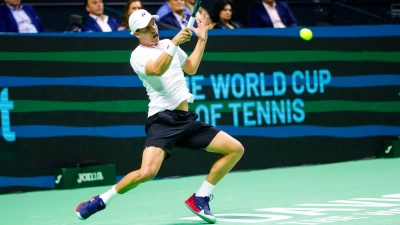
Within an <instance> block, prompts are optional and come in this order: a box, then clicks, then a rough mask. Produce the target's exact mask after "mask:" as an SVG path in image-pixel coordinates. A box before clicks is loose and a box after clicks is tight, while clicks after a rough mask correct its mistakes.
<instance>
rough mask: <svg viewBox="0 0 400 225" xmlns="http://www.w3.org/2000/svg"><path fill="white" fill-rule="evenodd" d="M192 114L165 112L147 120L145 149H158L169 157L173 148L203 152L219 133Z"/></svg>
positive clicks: (177, 111)
mask: <svg viewBox="0 0 400 225" xmlns="http://www.w3.org/2000/svg"><path fill="white" fill-rule="evenodd" d="M197 118H198V115H197V114H196V113H194V112H186V111H181V110H173V111H171V110H165V111H163V112H159V113H156V114H154V115H152V116H150V117H148V118H147V123H146V128H145V131H146V134H147V140H146V143H145V148H146V147H150V146H153V147H159V148H162V149H163V150H164V151H165V152H166V153H167V156H166V158H169V157H171V149H172V147H174V146H177V147H184V148H191V149H202V150H204V149H205V148H206V147H207V146H208V145H209V144H210V143H211V141H212V140H213V139H214V137H215V136H216V135H217V133H218V132H219V131H220V130H219V129H217V128H216V127H213V126H211V125H208V124H206V123H204V122H202V121H197V120H196V119H197Z"/></svg>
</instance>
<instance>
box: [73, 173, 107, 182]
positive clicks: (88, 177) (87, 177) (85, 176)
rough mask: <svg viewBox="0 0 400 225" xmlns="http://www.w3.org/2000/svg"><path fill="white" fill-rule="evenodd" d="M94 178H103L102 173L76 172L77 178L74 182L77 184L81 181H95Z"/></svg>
mask: <svg viewBox="0 0 400 225" xmlns="http://www.w3.org/2000/svg"><path fill="white" fill-rule="evenodd" d="M96 180H104V177H103V174H102V173H101V172H94V173H78V179H77V180H76V182H78V184H80V183H82V182H89V181H96Z"/></svg>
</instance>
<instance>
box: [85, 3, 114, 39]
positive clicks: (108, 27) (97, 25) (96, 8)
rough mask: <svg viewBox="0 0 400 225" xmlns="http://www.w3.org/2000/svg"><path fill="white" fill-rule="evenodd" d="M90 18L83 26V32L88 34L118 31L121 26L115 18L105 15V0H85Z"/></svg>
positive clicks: (88, 17)
mask: <svg viewBox="0 0 400 225" xmlns="http://www.w3.org/2000/svg"><path fill="white" fill-rule="evenodd" d="M84 1H85V8H86V11H88V12H89V16H87V17H86V19H85V22H84V23H83V24H82V27H81V31H82V32H86V31H90V32H111V31H117V30H118V28H119V25H118V23H117V21H116V20H115V19H114V18H111V17H109V16H107V15H104V14H103V13H104V4H103V0H84Z"/></svg>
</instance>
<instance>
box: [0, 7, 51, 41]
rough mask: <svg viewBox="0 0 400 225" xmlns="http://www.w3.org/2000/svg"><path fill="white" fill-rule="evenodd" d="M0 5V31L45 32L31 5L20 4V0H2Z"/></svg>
mask: <svg viewBox="0 0 400 225" xmlns="http://www.w3.org/2000/svg"><path fill="white" fill-rule="evenodd" d="M4 2H5V3H6V4H4V5H3V6H0V32H14V33H38V32H46V29H45V28H44V26H43V24H42V22H41V21H40V19H39V17H38V15H37V14H36V12H35V10H34V9H33V7H32V6H29V5H21V0H4Z"/></svg>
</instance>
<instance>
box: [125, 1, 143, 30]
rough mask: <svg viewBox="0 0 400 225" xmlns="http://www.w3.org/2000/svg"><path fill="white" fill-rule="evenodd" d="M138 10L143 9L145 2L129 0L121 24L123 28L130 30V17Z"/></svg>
mask: <svg viewBox="0 0 400 225" xmlns="http://www.w3.org/2000/svg"><path fill="white" fill-rule="evenodd" d="M138 9H143V2H142V1H141V0H129V1H128V2H127V3H126V5H125V8H124V14H123V15H122V23H121V26H122V27H123V28H125V29H127V30H129V16H130V15H131V14H132V13H133V12H135V11H136V10H138Z"/></svg>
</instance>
